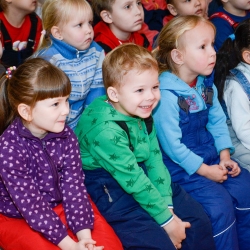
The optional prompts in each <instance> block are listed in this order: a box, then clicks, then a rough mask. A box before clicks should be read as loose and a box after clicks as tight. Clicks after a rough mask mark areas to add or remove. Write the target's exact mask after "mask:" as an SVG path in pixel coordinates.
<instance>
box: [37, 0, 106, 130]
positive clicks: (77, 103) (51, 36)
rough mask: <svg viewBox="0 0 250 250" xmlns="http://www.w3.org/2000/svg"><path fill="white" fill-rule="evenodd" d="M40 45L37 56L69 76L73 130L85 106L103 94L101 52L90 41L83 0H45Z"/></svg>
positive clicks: (88, 12)
mask: <svg viewBox="0 0 250 250" xmlns="http://www.w3.org/2000/svg"><path fill="white" fill-rule="evenodd" d="M42 20H43V28H44V30H45V32H46V35H45V36H42V38H41V40H42V41H41V42H42V44H41V46H40V48H39V51H38V53H37V54H36V56H38V57H42V58H44V59H45V60H48V61H50V62H51V63H53V64H54V65H56V66H57V67H59V68H60V69H62V70H63V71H64V72H65V73H66V74H67V75H68V77H69V79H70V81H71V84H72V91H71V94H70V98H69V104H70V113H69V115H68V117H67V120H66V123H67V124H68V125H69V126H70V127H71V128H72V129H74V128H75V127H76V124H77V122H78V120H79V118H80V115H81V114H82V112H83V110H84V108H85V107H86V106H87V105H88V104H89V103H90V102H91V101H92V100H93V99H95V98H96V97H97V96H100V95H103V94H104V88H103V82H102V69H101V66H102V61H103V59H104V56H105V55H104V52H103V50H102V48H101V47H100V46H99V45H98V44H96V43H95V42H93V35H94V33H93V28H92V21H93V13H92V9H91V7H90V5H89V3H88V2H87V1H85V0H57V1H54V0H46V1H45V3H44V4H43V9H42Z"/></svg>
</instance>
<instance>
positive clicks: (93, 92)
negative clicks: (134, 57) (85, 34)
mask: <svg viewBox="0 0 250 250" xmlns="http://www.w3.org/2000/svg"><path fill="white" fill-rule="evenodd" d="M94 43H95V42H94ZM96 46H98V49H99V50H100V51H97V52H96V60H97V61H96V69H95V75H94V78H93V82H92V83H91V86H90V90H89V93H88V95H87V97H86V101H85V104H84V108H86V107H87V106H88V105H89V104H90V103H91V102H92V101H93V100H94V99H95V98H96V97H99V96H102V95H105V89H104V85H103V79H102V63H103V60H104V57H105V54H104V50H102V49H101V47H100V46H99V45H97V44H96Z"/></svg>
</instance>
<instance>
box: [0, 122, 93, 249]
mask: <svg viewBox="0 0 250 250" xmlns="http://www.w3.org/2000/svg"><path fill="white" fill-rule="evenodd" d="M0 166H1V168H0V213H2V214H4V215H6V216H9V217H16V218H21V217H23V218H24V219H25V220H26V221H27V223H28V224H29V225H30V227H31V228H33V229H34V230H36V231H39V232H41V233H42V234H43V235H44V236H45V237H46V238H47V239H48V240H50V241H52V242H53V243H54V244H56V245H57V244H58V243H59V242H60V241H61V240H62V239H63V238H64V237H65V236H66V235H67V231H66V228H65V226H64V225H63V224H62V223H61V221H60V219H59V217H58V216H57V215H56V214H55V213H54V211H53V210H52V208H53V207H55V206H56V205H58V204H59V203H61V202H62V204H63V207H64V210H65V214H66V219H67V222H68V225H69V227H70V229H71V230H72V231H73V232H74V233H76V232H78V231H79V230H82V229H85V228H92V227H93V211H92V208H91V205H90V202H89V200H88V197H87V191H86V188H85V186H84V174H83V172H82V167H81V166H82V165H81V160H80V151H79V146H78V141H77V138H76V136H75V135H74V133H73V131H72V130H71V129H70V128H68V127H67V126H66V127H65V129H64V131H62V132H61V133H58V134H55V133H48V134H47V135H46V137H45V138H43V139H42V140H40V139H38V138H36V137H34V136H33V135H32V134H31V133H30V132H29V131H28V130H27V129H26V128H25V127H24V126H23V125H22V122H21V120H20V119H19V118H17V119H16V120H15V121H14V122H13V123H12V124H11V125H10V126H9V127H8V128H7V130H6V131H5V132H4V133H3V135H2V136H1V137H0Z"/></svg>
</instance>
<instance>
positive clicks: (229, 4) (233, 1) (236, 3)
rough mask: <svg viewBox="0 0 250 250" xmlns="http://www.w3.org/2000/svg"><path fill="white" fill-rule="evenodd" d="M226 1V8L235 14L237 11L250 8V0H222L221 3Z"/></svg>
mask: <svg viewBox="0 0 250 250" xmlns="http://www.w3.org/2000/svg"><path fill="white" fill-rule="evenodd" d="M224 2H225V3H226V5H225V7H226V9H227V10H228V11H229V12H230V13H231V12H232V13H233V14H235V15H237V14H238V13H237V11H245V10H250V1H249V0H227V1H225V0H223V1H222V3H223V4H224Z"/></svg>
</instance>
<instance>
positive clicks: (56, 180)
mask: <svg viewBox="0 0 250 250" xmlns="http://www.w3.org/2000/svg"><path fill="white" fill-rule="evenodd" d="M42 145H43V151H44V152H45V155H46V158H47V160H48V161H49V167H50V169H51V172H52V175H53V180H54V181H55V184H54V188H55V192H56V195H57V198H59V199H62V195H61V192H60V191H59V188H58V173H57V170H56V166H55V164H54V162H53V161H52V160H51V157H50V155H49V153H48V151H47V148H46V142H45V141H42Z"/></svg>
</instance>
